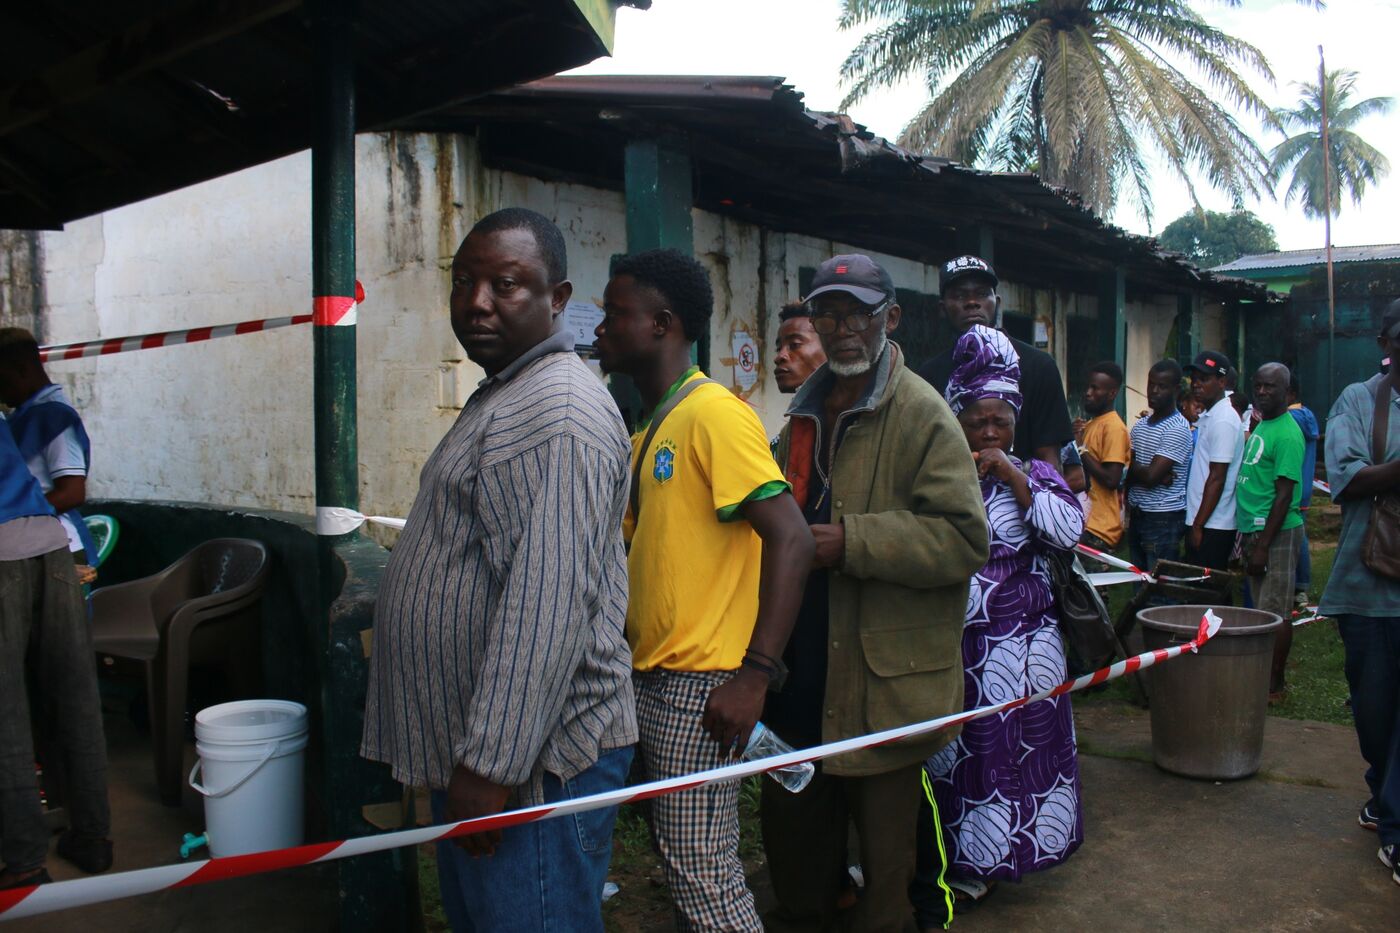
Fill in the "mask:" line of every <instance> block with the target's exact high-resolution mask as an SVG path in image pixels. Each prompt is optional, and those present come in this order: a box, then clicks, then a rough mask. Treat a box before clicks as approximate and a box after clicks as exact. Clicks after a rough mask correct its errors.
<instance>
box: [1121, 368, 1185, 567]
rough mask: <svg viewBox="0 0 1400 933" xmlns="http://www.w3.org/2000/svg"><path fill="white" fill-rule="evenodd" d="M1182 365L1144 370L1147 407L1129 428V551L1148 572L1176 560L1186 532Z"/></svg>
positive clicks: (1134, 561)
mask: <svg viewBox="0 0 1400 933" xmlns="http://www.w3.org/2000/svg"><path fill="white" fill-rule="evenodd" d="M1180 391H1181V364H1179V363H1177V362H1176V360H1159V361H1158V362H1156V363H1154V364H1153V366H1152V368H1151V369H1150V370H1148V371H1147V404H1148V407H1149V408H1150V409H1151V411H1150V412H1149V413H1148V414H1147V415H1146V416H1145V417H1142V418H1139V419H1138V420H1137V422H1136V423H1135V424H1134V425H1133V429H1132V431H1131V432H1129V436H1130V438H1131V440H1132V447H1133V462H1132V464H1130V465H1129V467H1128V551H1129V553H1130V554H1131V555H1132V560H1133V563H1135V564H1137V565H1138V566H1139V567H1141V568H1142V569H1143V570H1146V571H1148V572H1149V573H1150V572H1151V571H1152V568H1154V567H1156V566H1157V561H1159V560H1163V559H1165V560H1177V559H1178V558H1179V557H1180V555H1181V538H1182V536H1183V535H1184V534H1185V532H1186V471H1187V469H1188V467H1189V466H1190V463H1191V425H1190V423H1189V422H1187V420H1186V418H1185V417H1184V416H1183V415H1182V414H1181V412H1179V411H1177V408H1176V399H1177V395H1178V393H1179V392H1180Z"/></svg>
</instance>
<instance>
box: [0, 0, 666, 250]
mask: <svg viewBox="0 0 1400 933" xmlns="http://www.w3.org/2000/svg"><path fill="white" fill-rule="evenodd" d="M325 2H327V3H328V4H330V5H331V6H332V7H333V8H334V9H337V10H343V9H346V8H350V9H353V10H354V13H353V14H352V15H353V36H354V39H353V43H354V45H353V49H349V50H347V51H348V52H349V53H350V54H353V55H354V59H355V63H356V88H357V111H356V125H357V127H358V128H359V129H362V130H373V129H376V128H380V127H383V126H386V125H389V124H391V123H393V122H395V121H401V120H403V119H406V118H409V117H412V116H413V115H415V114H422V113H425V112H428V111H431V110H435V109H437V108H440V107H443V106H446V105H449V104H452V103H454V102H457V101H461V100H463V99H466V98H469V97H471V96H473V95H476V94H480V93H482V92H483V91H487V90H490V89H492V88H498V87H503V86H506V85H511V84H515V83H518V82H520V81H528V80H530V79H532V78H537V77H540V76H542V75H549V74H553V73H555V72H557V71H562V70H565V69H568V68H572V67H575V66H577V65H581V64H584V63H586V62H588V61H591V60H593V59H595V58H597V57H599V56H600V55H605V54H607V53H608V52H609V51H610V50H611V46H612V39H613V17H614V14H615V12H616V8H617V7H618V6H621V5H627V6H640V7H646V6H648V5H649V4H650V0H392V2H389V0H358V2H351V0H325ZM311 8H312V3H310V2H303V0H184V2H157V3H150V2H135V0H66V2H63V3H32V2H26V3H11V4H6V5H5V7H4V10H3V12H0V36H3V37H4V39H3V42H4V54H3V55H0V227H3V228H12V229H16V228H17V229H33V228H56V227H60V226H62V224H64V223H65V222H67V221H70V220H74V219H76V218H79V217H84V216H87V215H89V214H94V213H97V212H99V211H104V210H108V209H111V208H114V207H118V206H121V205H123V204H128V203H131V202H133V201H139V200H142V199H144V198H148V197H151V196H153V195H157V194H163V193H165V192H167V191H172V190H175V189H177V188H182V187H185V186H187V185H191V184H194V183H196V182H199V181H204V180H206V179H209V178H214V177H216V176H219V175H223V174H226V173H228V172H233V171H237V170H239V169H242V168H246V167H248V166H251V165H256V164H259V163H262V162H266V161H269V160H271V159H275V158H278V157H280V156H284V155H287V154H289V153H292V152H297V151H300V150H302V149H306V148H307V147H308V146H309V145H310V142H311V125H312V120H311V115H312V107H313V100H312V89H313V81H312V77H313V75H314V68H315V64H314V55H313V41H312V38H313V37H312V27H311V18H312V16H311Z"/></svg>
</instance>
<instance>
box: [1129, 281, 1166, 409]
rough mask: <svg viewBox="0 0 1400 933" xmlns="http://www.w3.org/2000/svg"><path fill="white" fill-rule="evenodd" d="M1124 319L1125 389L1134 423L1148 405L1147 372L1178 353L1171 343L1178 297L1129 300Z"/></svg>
mask: <svg viewBox="0 0 1400 933" xmlns="http://www.w3.org/2000/svg"><path fill="white" fill-rule="evenodd" d="M1123 318H1124V321H1125V322H1126V325H1127V328H1126V330H1127V339H1126V341H1125V342H1126V344H1127V347H1126V352H1125V360H1124V365H1123V380H1124V382H1123V386H1124V387H1123V392H1124V393H1125V394H1126V398H1127V402H1126V411H1127V412H1128V418H1129V423H1131V421H1132V419H1133V418H1134V417H1136V415H1137V413H1138V412H1140V411H1142V410H1143V409H1145V408H1146V407H1147V371H1148V370H1149V369H1151V368H1152V364H1154V363H1156V362H1157V361H1158V360H1160V359H1163V358H1164V357H1166V356H1172V357H1175V356H1176V348H1175V347H1168V346H1167V342H1168V339H1169V338H1170V337H1171V333H1172V325H1173V324H1175V323H1176V296H1175V295H1166V296H1162V297H1161V298H1159V299H1157V300H1153V301H1132V302H1129V303H1128V305H1127V307H1126V308H1124V313H1123Z"/></svg>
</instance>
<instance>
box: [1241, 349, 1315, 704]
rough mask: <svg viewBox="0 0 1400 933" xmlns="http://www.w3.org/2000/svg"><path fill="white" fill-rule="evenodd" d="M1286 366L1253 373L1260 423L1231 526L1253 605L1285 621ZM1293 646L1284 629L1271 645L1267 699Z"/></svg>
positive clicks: (1247, 449) (1290, 562) (1298, 443)
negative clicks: (1239, 541) (1239, 542)
mask: <svg viewBox="0 0 1400 933" xmlns="http://www.w3.org/2000/svg"><path fill="white" fill-rule="evenodd" d="M1288 378H1289V373H1288V367H1287V366H1284V365H1283V364H1282V363H1265V364H1264V365H1263V366H1260V367H1259V370H1258V371H1257V372H1256V373H1255V374H1254V410H1255V411H1256V412H1258V413H1259V418H1260V420H1259V424H1258V425H1256V426H1255V428H1254V430H1253V431H1252V432H1251V433H1250V435H1249V440H1248V441H1246V442H1245V445H1244V457H1243V458H1242V459H1241V461H1240V473H1239V479H1238V480H1237V482H1236V486H1235V522H1236V526H1237V527H1238V528H1239V529H1240V533H1241V534H1243V535H1244V547H1243V549H1242V552H1241V553H1242V554H1243V557H1244V569H1245V573H1247V574H1249V585H1250V589H1251V590H1252V591H1253V593H1254V604H1255V605H1256V606H1258V607H1259V608H1260V609H1263V610H1264V611H1266V612H1274V613H1278V615H1279V616H1281V617H1282V618H1283V619H1285V620H1287V619H1289V618H1290V613H1289V610H1290V609H1291V607H1292V598H1293V573H1294V570H1295V569H1296V568H1297V566H1298V545H1299V542H1300V541H1301V540H1302V537H1303V513H1302V510H1301V509H1300V508H1299V506H1300V505H1301V504H1302V499H1303V453H1304V450H1305V447H1306V445H1305V444H1304V441H1303V432H1302V430H1301V429H1299V427H1298V422H1297V421H1296V420H1294V419H1293V417H1292V416H1291V415H1289V414H1288ZM1292 644H1293V627H1292V626H1291V625H1285V626H1284V627H1283V628H1282V629H1280V630H1279V633H1278V637H1277V638H1276V639H1275V640H1274V667H1273V676H1272V677H1271V678H1270V681H1269V697H1270V699H1271V700H1272V699H1278V698H1281V697H1282V694H1283V690H1284V683H1283V669H1284V665H1286V664H1287V663H1288V649H1289V648H1291V647H1292Z"/></svg>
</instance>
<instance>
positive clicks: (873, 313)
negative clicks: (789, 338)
mask: <svg viewBox="0 0 1400 933" xmlns="http://www.w3.org/2000/svg"><path fill="white" fill-rule="evenodd" d="M889 306H890V299H888V298H886V299H885V300H884V301H882V302H880V303H879V304H878V305H876V306H875V307H874V308H856V309H855V310H853V311H846V312H845V313H840V312H830V311H828V312H826V313H824V314H823V313H821V312H819V311H817V310H816V309H815V308H813V309H812V330H814V331H816V332H817V333H819V334H834V333H836V328H837V326H838V325H839V324H840V323H841V322H842V321H845V322H846V330H848V331H850V332H851V333H853V334H860V333H864V332H865V331H866V330H869V328H870V322H871V321H873V320H875V318H877V317H879V316H880V314H881V313H882V312H883V311H884V310H885V309H886V308H888V307H889Z"/></svg>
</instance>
